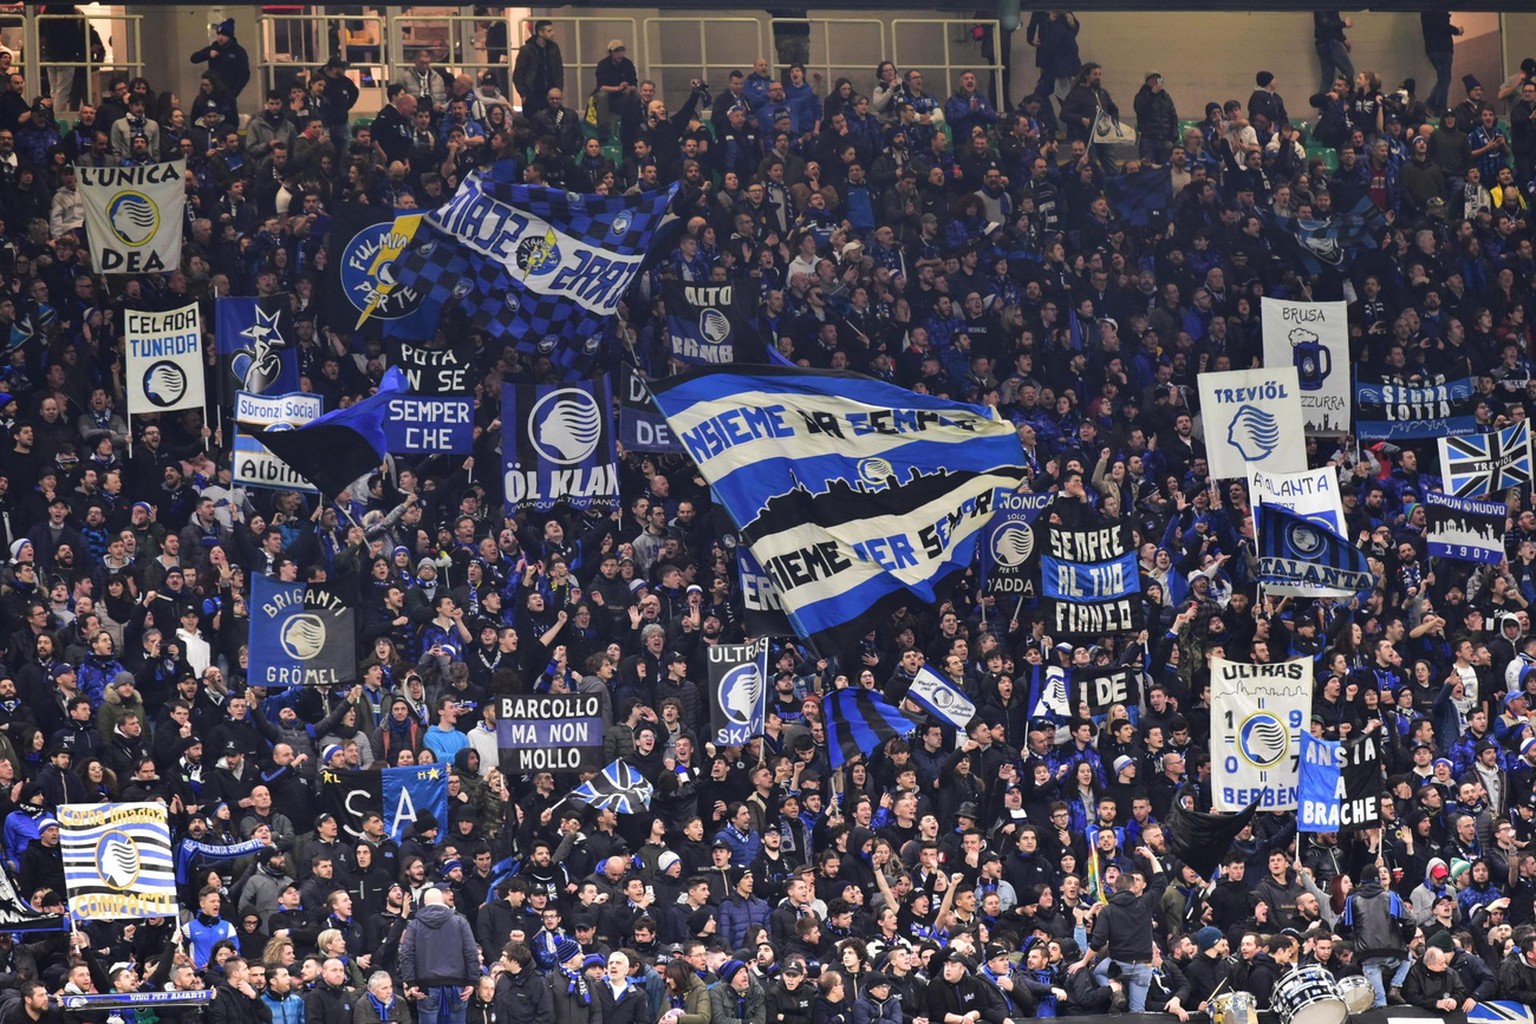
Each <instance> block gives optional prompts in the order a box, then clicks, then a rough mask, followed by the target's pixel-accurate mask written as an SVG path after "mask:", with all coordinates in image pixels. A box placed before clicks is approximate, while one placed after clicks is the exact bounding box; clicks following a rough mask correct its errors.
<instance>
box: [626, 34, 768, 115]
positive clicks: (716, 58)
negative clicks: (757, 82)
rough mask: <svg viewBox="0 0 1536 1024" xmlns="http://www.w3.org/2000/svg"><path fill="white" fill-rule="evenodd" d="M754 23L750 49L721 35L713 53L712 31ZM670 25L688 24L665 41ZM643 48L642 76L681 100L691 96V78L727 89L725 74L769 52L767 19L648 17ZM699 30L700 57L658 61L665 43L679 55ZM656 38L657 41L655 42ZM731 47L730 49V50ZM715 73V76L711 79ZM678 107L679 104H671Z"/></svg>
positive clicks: (748, 65) (662, 92)
mask: <svg viewBox="0 0 1536 1024" xmlns="http://www.w3.org/2000/svg"><path fill="white" fill-rule="evenodd" d="M743 25H751V26H752V39H753V45H752V48H751V49H750V50H749V51H742V50H740V49H736V48H735V47H739V46H740V45H741V43H740V42H739V40H735V39H733V40H731V41H730V42H728V43H727V42H725V41H723V40H719V39H718V38H717V39H715V40H714V48H713V52H711V46H710V44H711V32H712V30H721V29H726V28H728V27H729V26H738V27H739V26H743ZM669 26H677V27H678V28H679V29H681V28H683V27H684V26H686V27H687V30H688V31H687V32H682V31H679V32H677V33H676V34H675V35H671V34H669V35H667V36H666V39H665V42H663V38H662V34H663V33H664V32H668V31H669ZM643 32H644V35H643V43H642V45H643V47H644V48H643V49H642V51H641V53H640V56H641V57H642V58H643V59H644V63H643V64H642V63H640V62H639V61H636V67H637V68H638V69H639V70H640V75H641V77H642V78H649V79H652V80H654V81H655V82H656V90H657V94H658V95H660V96H671V97H675V98H677V99H678V102H681V100H682V99H685V98H687V96H688V79H690V78H702V79H704V80H705V81H707V82H709V83H710V85H711V86H713V87H714V88H715V90H716V91H717V92H723V91H724V85H725V76H726V74H727V73H728V72H730V71H731V70H732V69H733V68H740V69H741V70H743V71H747V70H749V69H750V68H751V67H752V62H753V61H754V60H756V59H757V58H758V56H759V55H761V54H763V53H765V52H766V51H765V50H764V49H763V44H764V32H763V22H762V19H760V18H740V17H735V18H680V17H658V18H646V19H645V23H644V26H643ZM695 33H696V38H697V59H696V60H657V59H654V58H655V57H658V56H659V55H660V54H661V53H662V52H663V46H664V45H665V47H666V48H667V50H668V51H669V52H670V53H672V54H676V53H677V52H678V51H680V50H682V49H684V48H685V47H687V46H688V45H689V44H688V42H687V40H688V38H689V36H690V35H694V34H695ZM653 38H654V43H653V42H652V40H653ZM728 48H729V49H728ZM711 75H713V78H711ZM671 105H672V106H674V107H675V106H677V103H673V104H671Z"/></svg>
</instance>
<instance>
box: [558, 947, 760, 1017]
mask: <svg viewBox="0 0 1536 1024" xmlns="http://www.w3.org/2000/svg"><path fill="white" fill-rule="evenodd" d="M719 977H720V982H719V984H716V985H711V986H710V987H709V1007H710V1018H709V1019H710V1024H759V1022H761V1021H763V1020H764V1019H765V1018H766V1017H767V1013H768V1011H767V1004H766V1003H765V1001H764V999H763V990H762V988H761V987H759V986H758V984H757V982H756V981H755V980H754V979H753V977H752V972H751V971H750V970H748V969H747V965H746V963H745V962H744V961H742V960H737V959H736V958H734V957H732V958H731V959H730V960H727V961H726V962H725V963H723V964H721V965H720V971H719ZM555 1024H560V1021H558V1020H557V1021H556V1022H555Z"/></svg>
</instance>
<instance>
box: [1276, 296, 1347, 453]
mask: <svg viewBox="0 0 1536 1024" xmlns="http://www.w3.org/2000/svg"><path fill="white" fill-rule="evenodd" d="M1259 308H1260V311H1261V313H1262V316H1263V319H1262V321H1261V322H1262V325H1263V328H1264V365H1265V366H1266V367H1268V368H1269V369H1272V370H1273V369H1277V368H1279V367H1282V366H1294V367H1295V368H1296V383H1297V386H1298V387H1299V388H1300V389H1301V414H1302V416H1303V417H1305V419H1306V424H1307V426H1306V430H1307V433H1309V434H1347V433H1349V425H1350V413H1351V411H1352V409H1353V408H1354V398H1355V396H1354V390H1353V388H1352V386H1351V383H1350V372H1349V317H1348V313H1347V310H1348V309H1349V306H1348V304H1347V303H1343V302H1292V301H1290V300H1289V299H1271V298H1268V297H1265V298H1264V300H1263V301H1262V302H1261V303H1260V306H1259Z"/></svg>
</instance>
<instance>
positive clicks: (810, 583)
mask: <svg viewBox="0 0 1536 1024" xmlns="http://www.w3.org/2000/svg"><path fill="white" fill-rule="evenodd" d="M652 390H653V392H654V393H655V398H656V405H657V407H658V408H659V409H660V410H661V411H662V413H663V414H664V415H665V416H666V417H667V423H668V424H669V425H670V426H671V427H672V430H673V432H674V433H675V434H676V435H677V436H678V438H679V439H680V440H681V441H682V442H683V445H684V446H685V447H686V448H687V449H688V454H689V456H690V457H691V458H692V459H693V460H694V462H696V463H697V464H698V467H699V472H700V473H701V474H702V475H703V477H704V479H705V480H706V481H708V483H709V485H710V487H711V489H712V491H713V495H714V497H715V499H716V500H717V501H719V502H720V503H721V504H722V505H723V506H724V508H725V510H726V511H727V512H728V513H729V514H730V516H731V519H732V520H733V521H734V522H735V523H736V524H737V526H738V527H740V528H741V533H742V537H743V538H744V539H745V540H746V542H747V543H748V544H750V545H751V546H752V553H753V554H754V555H756V556H757V558H758V560H759V561H760V562H761V563H762V566H763V569H764V570H765V571H766V572H767V574H768V576H769V577H770V578H771V579H772V580H773V582H774V585H775V586H776V588H777V589H778V592H779V596H780V599H781V600H782V601H783V604H784V609H785V611H786V612H787V613H788V615H789V617H790V620H791V621H792V622H793V623H794V625H795V629H796V632H797V633H798V634H799V635H800V636H801V637H802V638H804V639H805V640H808V641H810V642H811V643H812V644H814V645H816V646H817V647H819V648H822V649H824V650H837V649H839V648H841V647H849V646H852V645H853V644H855V643H857V642H858V640H859V638H860V637H862V636H863V635H864V634H865V633H867V632H868V631H869V629H870V628H872V625H873V623H875V622H878V621H880V620H881V619H883V618H884V617H885V616H887V615H889V614H890V613H891V612H892V611H893V610H894V609H895V608H897V607H899V606H901V605H905V604H909V603H911V602H912V601H913V599H914V596H915V598H916V599H917V600H919V601H922V602H924V603H932V602H937V601H942V600H944V597H945V596H947V595H948V593H949V588H950V587H951V586H952V585H953V583H954V581H955V580H956V579H957V578H958V577H959V576H960V574H961V573H963V572H964V571H965V570H966V568H967V567H968V566H969V565H970V563H971V559H972V558H973V557H974V555H975V551H976V538H977V535H978V534H979V533H980V532H981V529H982V528H983V527H984V526H985V525H986V523H987V521H988V520H989V519H990V518H991V516H992V513H993V511H994V510H995V509H996V507H997V502H998V499H999V497H1000V496H1001V495H1002V494H1004V493H1008V492H1011V491H1013V490H1014V489H1015V488H1016V487H1017V486H1018V484H1019V481H1020V479H1021V478H1022V476H1023V472H1024V471H1023V468H1022V466H1023V451H1022V450H1021V449H1020V447H1019V439H1018V436H1017V435H1016V434H1015V433H1014V431H1013V428H1012V426H1011V425H1009V424H1008V423H1004V422H1001V421H999V420H996V419H993V418H992V417H991V416H990V415H989V414H988V412H987V411H986V410H984V409H982V408H981V407H979V406H970V405H963V404H961V403H958V402H951V401H948V400H947V399H941V398H935V397H931V396H927V395H918V394H915V393H913V392H911V391H908V390H906V389H905V388H900V387H897V386H895V385H893V384H887V383H885V382H883V381H877V380H872V379H870V378H868V377H863V376H859V375H858V374H852V373H844V372H840V371H833V370H803V369H800V368H798V367H796V368H793V369H789V368H780V367H760V368H753V369H752V370H751V371H750V372H743V371H732V370H727V369H724V368H717V367H700V368H697V369H694V370H689V371H688V372H686V373H683V374H679V375H678V376H675V377H669V378H667V379H666V380H663V381H657V382H656V383H655V384H654V385H653V387H652Z"/></svg>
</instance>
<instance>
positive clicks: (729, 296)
mask: <svg viewBox="0 0 1536 1024" xmlns="http://www.w3.org/2000/svg"><path fill="white" fill-rule="evenodd" d="M758 287H759V286H758V282H757V281H756V280H755V279H753V278H747V279H745V280H742V281H737V282H734V283H731V284H694V283H692V282H689V281H673V280H667V281H663V282H662V296H663V298H664V299H665V300H666V305H667V333H668V335H670V336H671V339H672V358H673V359H676V360H677V361H678V362H680V363H686V364H688V365H689V366H709V365H711V364H718V363H763V362H766V361H767V359H768V351H767V348H768V346H767V342H766V341H765V340H764V338H763V335H762V333H761V332H760V331H759V330H758V328H757V302H758Z"/></svg>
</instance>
